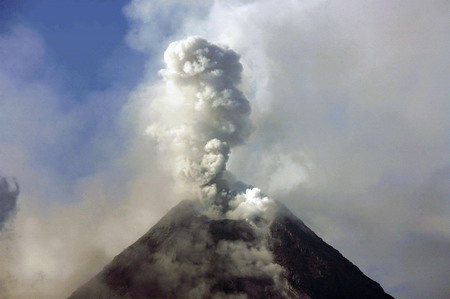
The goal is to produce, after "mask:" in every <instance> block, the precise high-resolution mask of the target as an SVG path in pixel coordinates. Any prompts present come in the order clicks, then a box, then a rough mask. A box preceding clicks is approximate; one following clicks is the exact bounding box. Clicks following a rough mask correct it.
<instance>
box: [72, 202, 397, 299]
mask: <svg viewBox="0 0 450 299" xmlns="http://www.w3.org/2000/svg"><path fill="white" fill-rule="evenodd" d="M278 205H279V209H278V212H277V214H276V216H275V218H274V219H273V221H272V222H271V223H269V224H267V226H265V224H262V225H259V226H258V221H261V222H264V221H265V220H263V219H260V220H258V219H256V220H255V221H253V222H248V221H246V220H231V219H212V218H210V217H208V216H206V215H204V214H202V213H199V212H198V210H197V209H196V207H195V202H194V201H183V202H181V203H180V204H178V205H177V206H176V207H174V208H173V209H172V210H171V211H169V213H168V214H166V215H165V216H164V217H163V218H162V219H161V220H160V221H159V222H158V223H157V224H155V225H154V226H153V227H152V228H151V229H150V230H149V231H148V232H147V233H146V234H144V235H143V236H142V237H141V238H140V239H139V240H137V241H136V242H135V243H134V244H133V245H131V246H130V247H128V248H127V249H125V250H124V251H123V252H122V253H120V254H119V255H118V256H116V257H115V258H114V259H113V261H112V262H110V263H109V264H108V265H106V266H105V267H104V269H103V270H102V271H101V272H100V273H99V274H97V275H96V276H94V277H93V278H92V279H91V280H89V281H88V282H86V283H85V284H84V285H83V286H81V287H80V288H79V289H78V290H76V291H75V292H74V293H73V294H72V295H71V296H70V297H69V298H70V299H80V298H99V299H100V298H105V299H106V298H108V299H109V298H111V299H114V298H313V299H316V298H317V299H328V298H329V299H339V298H369V299H370V298H392V297H391V296H390V295H388V294H386V293H385V292H384V291H383V289H382V287H381V286H380V285H379V284H378V283H376V282H375V281H373V280H371V279H370V278H368V277H367V276H365V275H364V274H363V273H362V272H361V271H360V270H359V269H358V268H357V267H356V266H355V265H353V264H352V263H351V262H350V261H348V260H347V259H346V258H345V257H343V256H342V255H341V254H340V253H339V252H338V251H337V250H335V249H334V248H333V247H331V246H330V245H328V244H326V243H325V242H324V241H323V240H322V239H321V238H319V237H318V236H317V235H316V234H315V233H314V232H313V231H312V230H310V229H309V228H308V227H307V226H306V225H305V224H304V223H303V222H302V221H301V220H300V219H298V218H297V217H295V216H294V215H293V214H292V213H290V211H289V210H288V209H287V208H286V207H284V206H283V205H281V204H279V203H278ZM265 227H267V229H266V228H265Z"/></svg>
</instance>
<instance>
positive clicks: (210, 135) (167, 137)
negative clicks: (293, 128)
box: [147, 37, 275, 219]
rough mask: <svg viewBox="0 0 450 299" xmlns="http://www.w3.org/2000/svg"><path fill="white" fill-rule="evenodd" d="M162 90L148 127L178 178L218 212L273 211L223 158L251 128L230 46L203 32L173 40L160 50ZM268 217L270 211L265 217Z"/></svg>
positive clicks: (238, 215) (245, 215) (251, 214)
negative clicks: (157, 115)
mask: <svg viewBox="0 0 450 299" xmlns="http://www.w3.org/2000/svg"><path fill="white" fill-rule="evenodd" d="M164 61H165V64H166V68H165V69H163V70H161V71H160V74H161V75H162V77H163V78H164V80H165V83H166V84H165V87H164V91H163V95H162V96H161V97H160V98H158V99H156V100H155V101H154V102H153V109H155V110H158V111H162V112H168V113H164V115H160V119H159V121H157V122H156V123H154V124H152V125H151V126H150V127H149V128H148V130H147V131H148V133H149V134H151V135H153V136H154V137H155V138H156V139H157V141H158V143H159V146H160V149H161V151H162V154H163V155H165V160H166V161H168V163H172V164H171V166H172V170H173V172H174V175H175V176H176V179H177V182H179V183H181V184H184V185H185V186H188V187H189V188H190V189H191V190H192V191H193V194H194V195H196V196H197V197H200V198H201V199H202V200H204V201H205V202H208V203H212V205H206V207H205V210H209V212H215V213H218V215H219V216H220V217H230V218H239V219H249V218H251V217H254V216H256V214H260V216H262V217H266V218H267V216H268V215H269V214H272V213H273V210H274V206H275V203H274V201H273V200H271V199H269V198H268V197H266V196H264V195H262V193H261V191H260V190H259V189H257V188H253V187H252V186H248V185H246V184H244V183H242V182H238V181H236V180H235V179H234V177H233V175H231V174H230V173H229V172H228V171H227V170H226V164H227V161H228V158H229V155H230V152H231V149H232V148H233V147H235V146H238V145H241V144H243V143H244V142H245V140H246V139H247V138H248V136H249V135H250V133H251V130H252V125H251V123H250V120H249V115H250V110H251V109H250V103H249V101H248V100H247V98H246V97H245V95H244V94H243V92H242V91H241V90H240V89H239V85H240V83H241V73H242V70H243V67H242V65H241V63H240V62H239V55H238V54H237V53H236V52H235V51H233V50H232V49H230V48H228V47H226V46H223V45H216V44H213V43H210V42H209V41H207V40H205V39H203V38H201V37H188V38H186V39H184V40H180V41H176V42H173V43H171V44H170V45H169V47H168V48H167V50H166V52H165V53H164ZM269 218H270V217H269Z"/></svg>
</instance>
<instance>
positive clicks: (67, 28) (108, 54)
mask: <svg viewBox="0 0 450 299" xmlns="http://www.w3.org/2000/svg"><path fill="white" fill-rule="evenodd" d="M127 2H128V1H125V0H117V1H102V0H98V1H90V0H80V1H57V0H38V1H34V0H19V1H14V0H13V1H10V0H6V1H5V2H4V1H2V3H3V4H2V5H3V7H1V10H2V17H3V18H2V23H1V31H2V32H7V31H8V30H11V28H13V27H14V26H17V25H21V26H26V27H29V28H32V29H33V30H34V31H36V32H37V33H38V34H39V35H40V36H41V37H42V38H43V40H44V43H45V47H46V60H47V61H46V63H47V66H50V67H54V68H57V69H58V71H59V72H61V73H62V74H63V76H62V77H63V81H64V86H65V88H66V89H67V90H68V91H70V92H71V93H72V94H73V95H74V99H76V100H78V101H83V97H84V96H86V93H88V92H89V91H91V90H99V89H100V90H101V89H106V88H108V87H110V86H111V84H114V83H116V82H121V84H127V85H130V86H131V85H132V84H135V83H136V79H137V78H138V77H139V76H141V75H142V70H143V63H144V61H145V57H144V56H143V55H142V54H141V53H139V52H137V51H134V50H132V49H130V47H128V46H127V45H126V44H125V40H124V39H125V35H126V33H127V29H128V24H127V20H126V18H125V17H124V15H123V13H122V8H123V6H124V5H125V4H126V3H127ZM124 60H126V63H125V61H124ZM113 61H114V62H113Z"/></svg>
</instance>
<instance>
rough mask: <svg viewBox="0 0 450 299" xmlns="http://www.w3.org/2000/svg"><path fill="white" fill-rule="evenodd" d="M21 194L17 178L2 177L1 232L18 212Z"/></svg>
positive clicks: (0, 186)
mask: <svg viewBox="0 0 450 299" xmlns="http://www.w3.org/2000/svg"><path fill="white" fill-rule="evenodd" d="M19 192H20V188H19V184H18V183H17V181H16V179H15V178H8V177H2V176H0V231H2V230H3V229H4V228H5V226H6V224H7V223H8V220H10V219H11V218H12V217H13V216H14V213H15V212H16V209H17V197H18V196H19Z"/></svg>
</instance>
